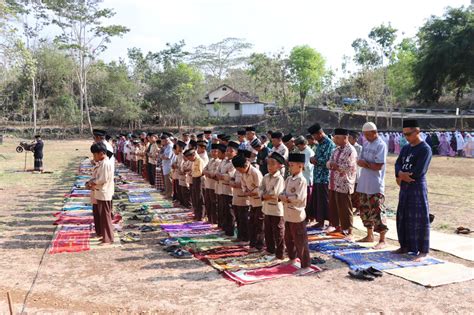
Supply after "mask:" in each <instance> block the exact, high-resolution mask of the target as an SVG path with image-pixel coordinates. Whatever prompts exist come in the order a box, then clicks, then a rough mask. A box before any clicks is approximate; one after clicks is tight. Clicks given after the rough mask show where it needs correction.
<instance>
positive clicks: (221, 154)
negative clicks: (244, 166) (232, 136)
mask: <svg viewBox="0 0 474 315" xmlns="http://www.w3.org/2000/svg"><path fill="white" fill-rule="evenodd" d="M217 146H218V148H217V152H218V154H217V155H218V157H219V159H221V160H223V159H225V153H226V151H227V146H226V145H224V144H222V143H219V144H218V145H217Z"/></svg>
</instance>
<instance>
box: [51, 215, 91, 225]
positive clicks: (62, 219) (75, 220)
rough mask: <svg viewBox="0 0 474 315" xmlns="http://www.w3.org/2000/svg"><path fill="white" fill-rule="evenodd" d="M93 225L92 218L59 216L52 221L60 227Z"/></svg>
mask: <svg viewBox="0 0 474 315" xmlns="http://www.w3.org/2000/svg"><path fill="white" fill-rule="evenodd" d="M92 223H94V217H92V216H86V217H74V216H67V215H61V216H59V218H58V219H57V220H56V221H54V223H53V224H54V225H61V224H92Z"/></svg>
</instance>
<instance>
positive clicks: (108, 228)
mask: <svg viewBox="0 0 474 315" xmlns="http://www.w3.org/2000/svg"><path fill="white" fill-rule="evenodd" d="M91 153H92V154H93V155H94V161H95V162H96V166H95V167H94V169H93V173H92V179H91V180H89V181H88V182H87V185H86V187H87V188H89V189H90V190H92V191H93V195H94V199H95V200H96V202H97V213H98V223H99V235H100V236H101V237H102V244H104V245H105V244H111V243H113V242H114V227H113V225H112V196H113V195H114V165H113V164H112V161H111V160H110V159H109V158H108V157H107V148H106V146H105V144H103V143H94V144H93V145H92V146H91Z"/></svg>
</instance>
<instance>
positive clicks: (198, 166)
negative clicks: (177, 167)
mask: <svg viewBox="0 0 474 315" xmlns="http://www.w3.org/2000/svg"><path fill="white" fill-rule="evenodd" d="M204 166H205V162H204V160H203V159H202V158H201V157H200V156H199V155H198V154H196V159H195V160H194V162H192V170H191V175H192V177H201V176H202V171H204Z"/></svg>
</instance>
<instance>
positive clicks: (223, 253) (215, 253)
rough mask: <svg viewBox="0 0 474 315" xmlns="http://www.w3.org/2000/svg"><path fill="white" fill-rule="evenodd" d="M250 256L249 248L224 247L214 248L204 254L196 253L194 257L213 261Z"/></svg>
mask: <svg viewBox="0 0 474 315" xmlns="http://www.w3.org/2000/svg"><path fill="white" fill-rule="evenodd" d="M248 254H249V247H248V246H237V245H235V246H223V247H220V248H214V249H210V250H206V251H203V252H196V253H194V256H195V257H196V258H197V259H199V260H211V259H219V258H226V257H240V256H246V255H248Z"/></svg>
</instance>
